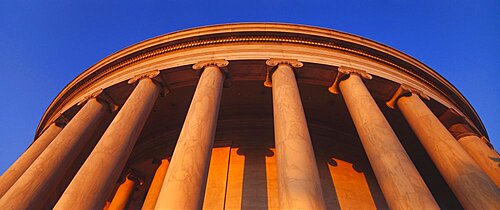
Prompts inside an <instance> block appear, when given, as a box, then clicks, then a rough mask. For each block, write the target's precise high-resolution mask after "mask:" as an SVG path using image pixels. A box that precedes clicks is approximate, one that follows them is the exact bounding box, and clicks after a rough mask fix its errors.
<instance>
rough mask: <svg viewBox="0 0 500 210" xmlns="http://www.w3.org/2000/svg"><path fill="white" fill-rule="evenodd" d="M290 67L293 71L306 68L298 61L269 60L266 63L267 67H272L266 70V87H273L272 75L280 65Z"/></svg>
mask: <svg viewBox="0 0 500 210" xmlns="http://www.w3.org/2000/svg"><path fill="white" fill-rule="evenodd" d="M280 64H283V65H288V66H290V67H291V68H292V69H293V68H300V67H302V66H304V64H303V63H302V62H300V61H298V60H297V59H285V58H270V59H269V60H267V61H266V65H267V66H269V67H271V68H267V70H266V80H265V81H264V87H272V86H273V83H272V74H273V73H274V71H275V70H276V68H277V67H278V66H279V65H280Z"/></svg>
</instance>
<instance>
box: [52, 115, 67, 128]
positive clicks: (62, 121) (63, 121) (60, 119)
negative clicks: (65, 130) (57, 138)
mask: <svg viewBox="0 0 500 210" xmlns="http://www.w3.org/2000/svg"><path fill="white" fill-rule="evenodd" d="M69 121H70V119H69V118H68V117H66V116H64V113H62V112H60V113H58V114H57V116H56V119H55V120H54V121H52V122H51V124H52V123H54V124H55V125H57V126H59V127H64V126H66V125H67V124H68V123H69ZM47 127H48V126H47Z"/></svg>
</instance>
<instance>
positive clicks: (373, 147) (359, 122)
mask: <svg viewBox="0 0 500 210" xmlns="http://www.w3.org/2000/svg"><path fill="white" fill-rule="evenodd" d="M339 89H340V91H341V92H342V96H343V98H344V101H345V103H346V105H347V108H348V110H349V113H350V114H351V117H352V120H353V122H354V125H355V126H356V130H357V131H358V135H359V138H360V139H361V143H362V144H363V147H364V149H365V152H366V155H367V156H368V160H369V161H370V165H371V166H372V168H373V172H374V173H375V177H376V178H377V181H378V183H379V185H380V188H381V190H382V192H383V194H384V197H385V200H386V201H387V204H388V205H389V207H390V208H391V209H439V206H438V205H437V203H436V201H435V200H434V198H433V197H432V194H431V192H430V191H429V189H428V188H427V186H426V185H425V183H424V181H423V180H422V177H420V174H419V173H418V171H417V169H416V168H415V166H414V165H413V163H412V162H411V160H410V158H409V157H408V155H407V154H406V151H405V150H404V148H403V146H402V145H401V143H400V142H399V139H398V137H397V136H396V134H395V133H394V131H393V130H392V128H391V126H390V125H389V122H387V120H386V119H385V117H384V115H383V114H382V112H381V111H380V109H379V108H378V106H377V104H376V103H375V100H373V98H372V96H371V95H370V92H369V91H368V89H366V87H365V85H364V84H363V81H362V80H361V78H360V77H359V76H358V75H357V74H352V73H351V74H350V75H349V78H348V79H346V80H344V81H342V82H340V84H339Z"/></svg>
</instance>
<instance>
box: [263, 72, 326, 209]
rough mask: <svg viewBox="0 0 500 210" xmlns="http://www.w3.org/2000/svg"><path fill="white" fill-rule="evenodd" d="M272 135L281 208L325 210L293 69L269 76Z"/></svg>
mask: <svg viewBox="0 0 500 210" xmlns="http://www.w3.org/2000/svg"><path fill="white" fill-rule="evenodd" d="M272 92H273V110H274V132H275V144H276V158H277V170H278V188H279V200H280V208H281V209H326V208H325V202H324V200H323V194H322V192H321V185H320V179H319V174H318V168H317V165H316V158H315V157H314V151H313V147H312V144H311V138H310V136H309V130H308V128H307V122H306V118H305V114H304V110H303V108H302V102H301V99H300V95H299V89H298V87H297V82H296V79H295V75H294V72H293V69H292V67H291V66H289V65H288V64H279V65H278V67H277V69H276V71H275V72H274V73H273V74H272Z"/></svg>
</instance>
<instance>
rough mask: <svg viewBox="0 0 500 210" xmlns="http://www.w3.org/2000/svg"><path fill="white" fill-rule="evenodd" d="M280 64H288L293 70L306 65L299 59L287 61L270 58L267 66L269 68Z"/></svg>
mask: <svg viewBox="0 0 500 210" xmlns="http://www.w3.org/2000/svg"><path fill="white" fill-rule="evenodd" d="M280 64H287V65H289V66H290V67H293V68H300V67H302V66H304V64H303V63H302V62H300V61H298V60H297V59H285V58H270V59H269V60H267V61H266V65H268V66H272V67H274V66H278V65H280Z"/></svg>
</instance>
